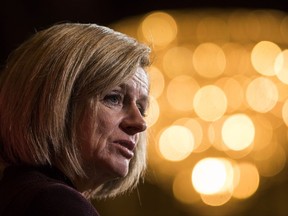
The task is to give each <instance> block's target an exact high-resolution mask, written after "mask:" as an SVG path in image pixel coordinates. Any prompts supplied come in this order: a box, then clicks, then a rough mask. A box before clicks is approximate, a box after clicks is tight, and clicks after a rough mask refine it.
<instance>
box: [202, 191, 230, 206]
mask: <svg viewBox="0 0 288 216" xmlns="http://www.w3.org/2000/svg"><path fill="white" fill-rule="evenodd" d="M200 196H201V199H202V201H203V202H204V203H205V204H207V205H209V206H222V205H224V204H225V203H227V202H228V201H229V200H230V199H231V197H232V193H231V192H230V191H225V192H223V193H219V194H200Z"/></svg>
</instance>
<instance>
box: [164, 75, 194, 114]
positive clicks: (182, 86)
mask: <svg viewBox="0 0 288 216" xmlns="http://www.w3.org/2000/svg"><path fill="white" fill-rule="evenodd" d="M198 89H199V85H198V83H197V82H196V81H195V79H193V78H192V77H191V76H186V75H181V76H178V77H175V78H174V79H172V80H171V81H170V82H169V84H168V86H167V99H168V102H169V103H170V105H171V106H172V107H173V108H174V109H176V110H180V111H192V110H193V98H194V95H195V93H196V92H197V91H198Z"/></svg>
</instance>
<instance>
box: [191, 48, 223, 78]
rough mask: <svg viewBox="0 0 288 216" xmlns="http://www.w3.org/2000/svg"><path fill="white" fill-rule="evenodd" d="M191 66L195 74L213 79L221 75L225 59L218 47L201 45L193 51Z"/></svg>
mask: <svg viewBox="0 0 288 216" xmlns="http://www.w3.org/2000/svg"><path fill="white" fill-rule="evenodd" d="M193 64H194V67H195V70H196V72H197V73H198V74H200V75H201V76H203V77H205V78H215V77H218V76H220V75H221V74H223V72H224V70H225V66H226V57H225V54H224V52H223V50H222V49H221V47H219V46H218V45H216V44H214V43H203V44H200V45H199V46H198V47H197V48H196V49H195V51H194V55H193Z"/></svg>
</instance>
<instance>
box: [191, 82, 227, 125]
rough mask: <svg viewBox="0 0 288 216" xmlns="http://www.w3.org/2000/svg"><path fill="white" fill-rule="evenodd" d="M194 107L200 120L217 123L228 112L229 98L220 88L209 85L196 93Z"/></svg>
mask: <svg viewBox="0 0 288 216" xmlns="http://www.w3.org/2000/svg"><path fill="white" fill-rule="evenodd" d="M193 105H194V110H195V112H196V114H197V115H198V116H199V117H200V118H202V119H203V120H205V121H215V120H217V119H219V118H221V117H222V116H223V115H224V113H225V112H226V110H227V98H226V95H225V93H224V92H223V90H222V89H220V88H219V87H217V86H215V85H207V86H204V87H202V88H201V89H199V90H198V91H197V92H196V94H195V97H194V100H193Z"/></svg>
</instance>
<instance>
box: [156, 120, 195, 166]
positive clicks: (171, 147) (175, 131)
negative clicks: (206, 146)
mask: <svg viewBox="0 0 288 216" xmlns="http://www.w3.org/2000/svg"><path fill="white" fill-rule="evenodd" d="M193 148H194V136H193V134H192V133H191V131H190V130H189V129H187V128H186V127H184V126H177V125H172V126H170V127H168V128H166V129H165V130H164V131H163V132H162V133H161V135H160V139H159V151H160V153H161V155H162V156H163V157H164V158H165V159H166V160H169V161H180V160H184V159H185V158H187V157H188V156H189V155H190V154H191V152H192V151H193Z"/></svg>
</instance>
